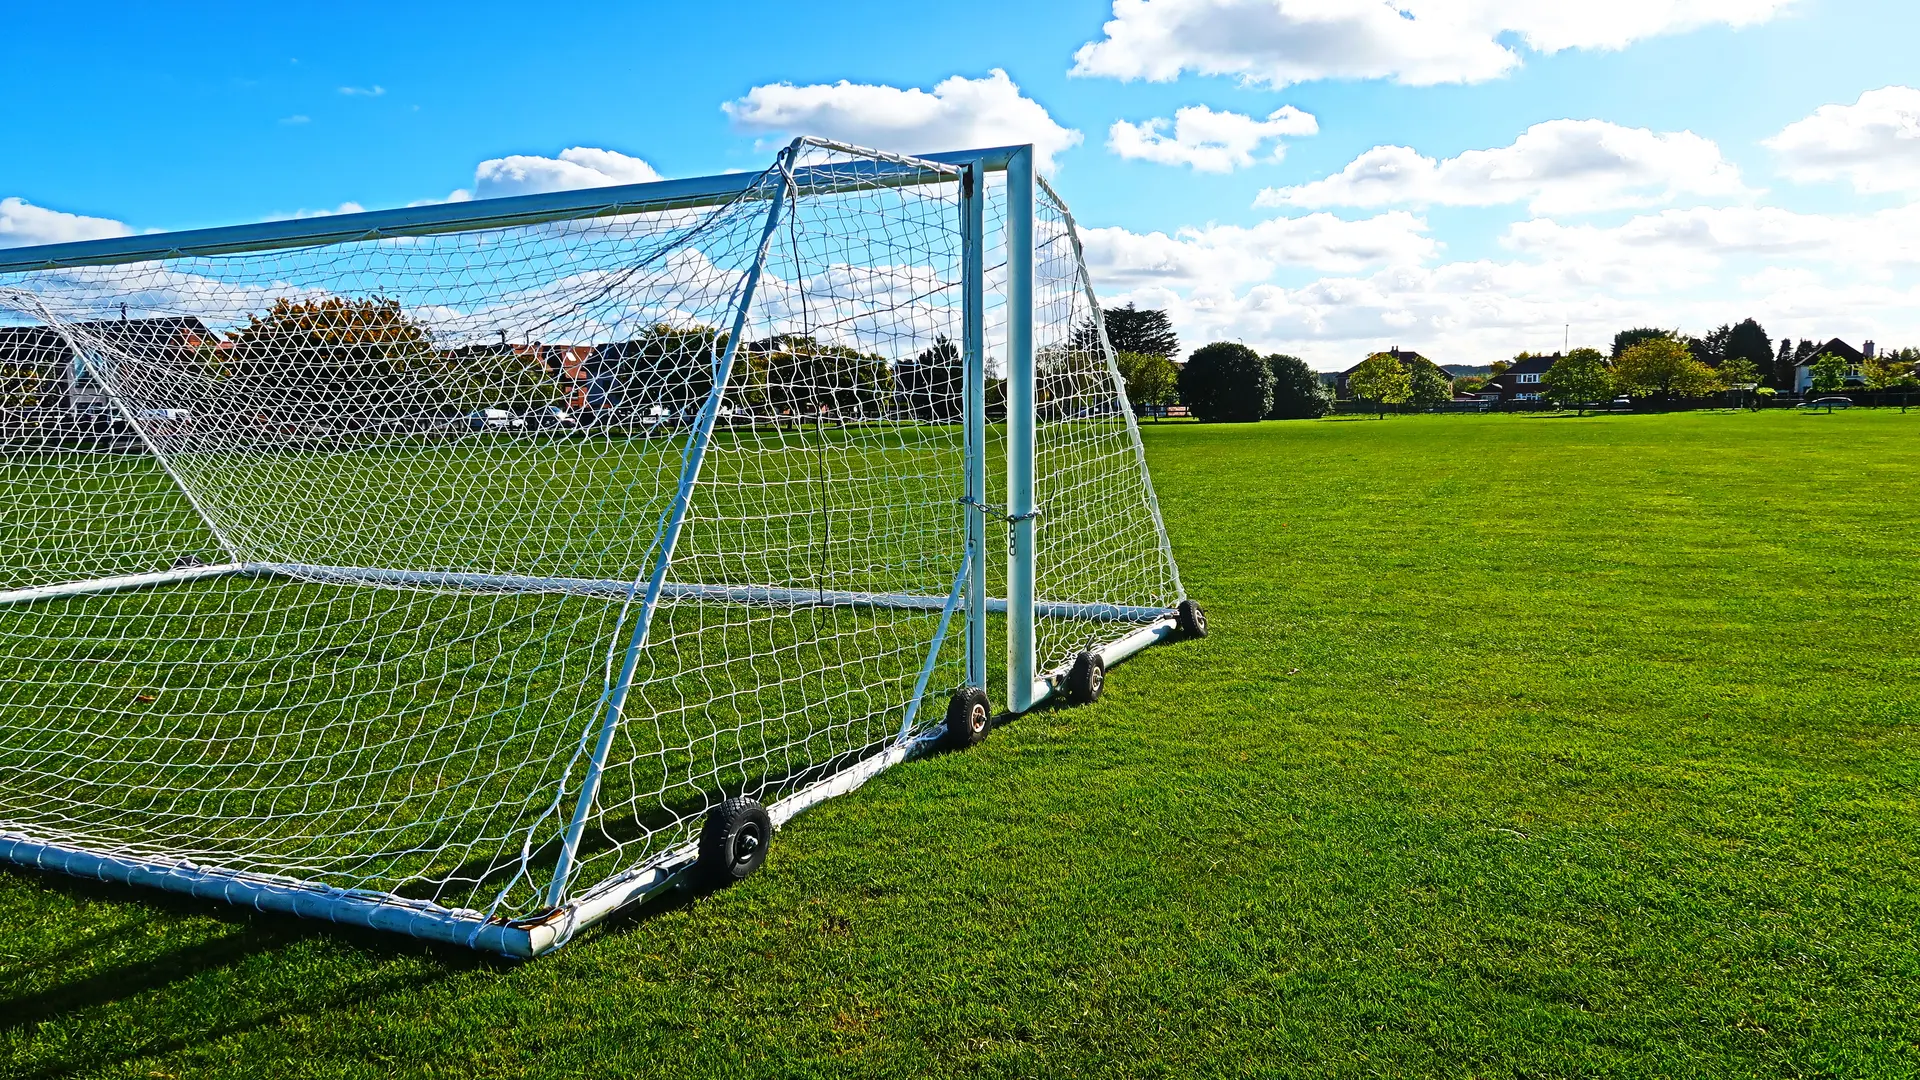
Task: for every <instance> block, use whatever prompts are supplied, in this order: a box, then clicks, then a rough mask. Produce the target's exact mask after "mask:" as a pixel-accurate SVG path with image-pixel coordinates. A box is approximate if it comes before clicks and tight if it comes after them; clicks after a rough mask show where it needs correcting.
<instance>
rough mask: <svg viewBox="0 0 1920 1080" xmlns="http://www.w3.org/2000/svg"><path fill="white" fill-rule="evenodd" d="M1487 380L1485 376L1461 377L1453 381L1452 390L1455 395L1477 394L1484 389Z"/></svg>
mask: <svg viewBox="0 0 1920 1080" xmlns="http://www.w3.org/2000/svg"><path fill="white" fill-rule="evenodd" d="M1488 378H1489V376H1486V375H1462V376H1460V377H1459V378H1457V379H1455V380H1453V389H1454V391H1455V392H1456V393H1461V394H1477V393H1479V392H1480V391H1482V390H1484V389H1486V386H1487V379H1488Z"/></svg>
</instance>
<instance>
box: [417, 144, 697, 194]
mask: <svg viewBox="0 0 1920 1080" xmlns="http://www.w3.org/2000/svg"><path fill="white" fill-rule="evenodd" d="M658 179H660V173H659V172H658V171H656V170H655V169H654V167H653V166H652V165H649V164H647V163H646V162H644V161H642V160H640V159H639V158H637V157H630V156H628V155H626V154H622V153H620V152H619V151H617V150H602V149H598V148H596V147H591V146H575V147H572V148H570V149H567V150H562V151H560V156H558V157H537V156H534V155H529V154H513V155H510V156H508V157H501V158H489V159H487V160H486V161H483V162H481V163H480V165H479V167H477V168H476V169H474V171H473V189H472V190H471V191H456V192H454V193H453V195H452V197H450V198H449V200H448V201H450V202H458V201H460V200H462V199H467V198H474V199H494V198H499V197H501V196H505V195H531V194H534V193H537V192H542V191H574V190H577V189H579V188H592V187H607V186H609V185H612V184H646V183H651V182H653V181H655V180H658Z"/></svg>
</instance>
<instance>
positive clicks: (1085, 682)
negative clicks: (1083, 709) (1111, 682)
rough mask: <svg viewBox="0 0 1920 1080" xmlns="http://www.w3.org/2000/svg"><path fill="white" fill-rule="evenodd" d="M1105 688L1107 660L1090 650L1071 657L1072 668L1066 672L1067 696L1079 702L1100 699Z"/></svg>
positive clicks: (1087, 702)
mask: <svg viewBox="0 0 1920 1080" xmlns="http://www.w3.org/2000/svg"><path fill="white" fill-rule="evenodd" d="M1106 688H1107V662H1106V661H1105V660H1102V659H1100V654H1099V653H1097V652H1093V651H1091V650H1089V651H1087V652H1083V653H1081V654H1080V655H1079V656H1076V657H1074V658H1073V670H1071V671H1069V672H1067V696H1068V697H1071V698H1072V699H1073V700H1075V701H1078V702H1080V703H1081V704H1083V705H1085V704H1091V703H1093V702H1095V701H1099V700H1100V691H1102V690H1104V689H1106Z"/></svg>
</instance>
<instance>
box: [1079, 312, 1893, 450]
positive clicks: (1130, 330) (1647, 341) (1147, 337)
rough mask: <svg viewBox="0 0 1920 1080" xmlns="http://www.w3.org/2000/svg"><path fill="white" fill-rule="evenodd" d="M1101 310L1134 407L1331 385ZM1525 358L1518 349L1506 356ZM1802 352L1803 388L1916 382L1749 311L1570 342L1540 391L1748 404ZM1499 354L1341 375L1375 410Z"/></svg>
mask: <svg viewBox="0 0 1920 1080" xmlns="http://www.w3.org/2000/svg"><path fill="white" fill-rule="evenodd" d="M1102 316H1103V318H1104V320H1105V327H1106V331H1107V337H1108V340H1109V341H1111V342H1112V344H1113V347H1114V349H1115V351H1116V353H1117V355H1118V358H1119V363H1120V369H1121V374H1122V375H1123V376H1124V377H1125V378H1126V382H1127V396H1128V398H1129V400H1131V401H1132V402H1133V405H1134V408H1135V410H1136V411H1139V410H1141V409H1143V408H1144V407H1148V406H1158V405H1164V404H1171V403H1174V402H1176V401H1178V402H1180V403H1182V404H1184V405H1186V406H1187V408H1188V409H1189V410H1190V411H1191V412H1192V414H1193V415H1194V416H1195V417H1197V418H1199V419H1201V420H1210V421H1253V420H1268V419H1296V418H1300V419H1310V418H1313V417H1318V416H1324V415H1326V414H1327V413H1329V412H1331V411H1332V409H1333V389H1332V388H1331V387H1330V386H1327V385H1325V384H1324V383H1323V382H1322V380H1321V379H1320V377H1319V376H1317V375H1316V374H1315V373H1314V372H1313V371H1312V369H1311V368H1309V367H1308V366H1307V365H1306V363H1305V362H1303V361H1301V360H1300V359H1299V358H1297V357H1292V356H1287V355H1284V354H1281V353H1273V354H1269V355H1267V356H1261V355H1260V354H1259V353H1258V352H1256V351H1255V350H1253V349H1251V348H1248V347H1247V346H1245V345H1242V344H1239V343H1236V342H1214V343H1212V344H1209V345H1204V346H1201V347H1200V348H1198V349H1195V350H1194V351H1193V353H1192V354H1191V355H1190V356H1189V357H1188V358H1187V361H1186V363H1185V364H1184V365H1175V364H1174V363H1173V362H1172V359H1171V358H1172V356H1173V355H1174V353H1175V352H1176V351H1177V349H1178V339H1177V338H1176V336H1175V335H1174V331H1173V327H1172V323H1171V321H1170V320H1169V319H1168V317H1167V315H1166V313H1165V312H1163V311H1155V310H1147V309H1137V308H1135V307H1134V306H1133V305H1131V304H1129V305H1127V306H1125V307H1119V308H1107V309H1105V310H1104V311H1103V312H1102ZM1086 332H1087V333H1091V332H1092V331H1091V330H1089V331H1086ZM1532 358H1533V354H1531V353H1524V352H1523V353H1521V354H1519V355H1518V356H1516V357H1515V360H1516V361H1518V360H1526V359H1532ZM1803 364H1804V365H1808V366H1810V367H1811V376H1812V387H1811V388H1812V390H1813V391H1814V392H1815V393H1835V392H1838V391H1840V390H1842V389H1844V388H1845V387H1846V386H1847V384H1848V380H1849V379H1852V378H1856V377H1857V378H1858V379H1859V380H1860V383H1861V384H1862V385H1863V386H1864V387H1865V388H1866V389H1869V390H1903V389H1920V375H1916V371H1920V349H1912V348H1905V349H1895V350H1889V351H1886V352H1883V353H1880V354H1878V355H1876V356H1872V357H1868V358H1867V359H1866V361H1865V362H1864V363H1863V364H1861V365H1860V370H1859V371H1858V372H1855V371H1854V370H1853V369H1852V367H1851V366H1850V365H1849V363H1848V362H1847V360H1846V359H1845V358H1843V357H1840V356H1835V355H1833V354H1831V353H1824V352H1821V351H1820V345H1819V344H1818V343H1816V342H1813V341H1807V340H1802V341H1798V342H1796V341H1794V340H1792V339H1790V338H1782V339H1781V340H1780V342H1779V344H1778V346H1777V347H1776V346H1775V345H1774V343H1773V341H1772V339H1771V338H1769V337H1768V336H1767V332H1766V330H1765V329H1764V328H1763V327H1762V326H1761V325H1760V323H1759V322H1758V321H1757V320H1754V319H1744V320H1742V321H1740V322H1738V323H1733V324H1727V325H1723V326H1720V327H1719V328H1717V329H1715V330H1713V331H1710V332H1709V333H1707V334H1705V335H1704V336H1701V337H1691V336H1688V335H1684V334H1681V333H1680V332H1678V331H1676V330H1663V329H1659V328H1654V327H1635V328H1633V329H1629V330H1622V331H1620V332H1619V333H1618V334H1615V335H1614V338H1613V343H1612V349H1611V351H1610V353H1603V352H1601V351H1600V350H1598V349H1592V348H1579V349H1573V350H1571V351H1570V352H1568V353H1567V354H1566V355H1564V356H1558V357H1556V358H1555V360H1554V362H1553V364H1552V366H1551V367H1549V369H1548V370H1547V372H1546V373H1545V374H1544V375H1543V376H1542V378H1541V388H1542V392H1543V395H1544V396H1545V397H1546V398H1547V399H1548V400H1549V401H1552V402H1553V403H1555V404H1557V405H1560V406H1562V407H1565V408H1572V409H1576V410H1580V411H1583V412H1584V411H1585V409H1586V408H1587V407H1589V406H1591V405H1593V404H1596V403H1602V402H1608V401H1611V400H1612V399H1613V398H1615V397H1616V396H1619V395H1627V396H1630V397H1634V398H1638V399H1643V400H1654V401H1662V402H1665V401H1672V400H1676V399H1682V398H1701V397H1709V396H1712V395H1715V394H1719V393H1723V392H1729V391H1732V392H1735V393H1738V394H1741V395H1745V400H1746V401H1747V402H1749V403H1751V404H1757V403H1758V397H1759V396H1761V395H1764V394H1768V393H1777V392H1780V391H1791V390H1793V389H1794V388H1795V383H1796V369H1797V368H1798V367H1799V366H1801V365H1803ZM1509 366H1510V365H1508V364H1506V363H1504V362H1501V363H1496V364H1494V365H1493V371H1492V374H1491V375H1489V376H1465V377H1462V378H1459V379H1453V378H1449V377H1448V375H1447V374H1446V373H1445V372H1444V371H1442V370H1441V369H1440V368H1438V367H1437V366H1435V365H1433V364H1431V363H1421V362H1416V363H1408V362H1406V361H1405V360H1404V359H1403V358H1402V357H1400V356H1396V355H1394V354H1392V353H1384V352H1382V353H1374V354H1373V355H1371V356H1369V357H1367V358H1366V359H1365V360H1364V361H1362V362H1361V363H1360V365H1359V366H1358V367H1356V368H1354V369H1353V370H1352V371H1351V372H1349V373H1348V374H1347V376H1346V382H1347V390H1348V393H1349V394H1350V395H1351V396H1352V397H1353V398H1354V399H1355V400H1357V401H1363V402H1366V403H1367V404H1369V405H1371V406H1373V407H1374V409H1375V410H1376V411H1377V412H1378V413H1379V414H1380V415H1383V416H1384V415H1385V412H1386V409H1387V407H1388V406H1390V405H1401V404H1409V403H1411V404H1415V405H1419V406H1423V407H1431V406H1436V405H1439V404H1441V403H1443V402H1446V401H1449V400H1451V399H1452V398H1453V396H1454V393H1455V391H1456V390H1462V391H1468V392H1471V391H1477V390H1479V389H1480V388H1482V387H1483V386H1484V385H1485V384H1486V382H1487V381H1488V379H1489V378H1492V377H1496V376H1498V375H1500V374H1501V373H1503V372H1504V371H1505V370H1506V369H1507V368H1508V367H1509Z"/></svg>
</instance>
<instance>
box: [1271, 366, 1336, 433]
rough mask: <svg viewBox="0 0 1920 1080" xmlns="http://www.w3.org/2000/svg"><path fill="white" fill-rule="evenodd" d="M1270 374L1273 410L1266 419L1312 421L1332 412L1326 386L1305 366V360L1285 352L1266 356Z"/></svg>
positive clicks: (1331, 404)
mask: <svg viewBox="0 0 1920 1080" xmlns="http://www.w3.org/2000/svg"><path fill="white" fill-rule="evenodd" d="M1267 367H1268V368H1269V369H1271V370H1272V371H1273V407H1272V408H1270V409H1268V410H1267V419H1269V420H1313V419H1317V418H1319V417H1322V416H1325V415H1327V414H1328V413H1329V412H1332V411H1333V403H1332V402H1330V401H1328V400H1327V384H1326V383H1324V382H1321V381H1320V376H1319V375H1318V374H1316V373H1315V372H1314V370H1313V369H1312V368H1310V367H1308V366H1307V362H1306V361H1305V360H1302V359H1300V358H1299V357H1297V356H1288V355H1286V354H1284V353H1274V354H1272V355H1271V356H1268V357H1267Z"/></svg>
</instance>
